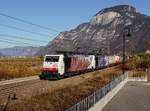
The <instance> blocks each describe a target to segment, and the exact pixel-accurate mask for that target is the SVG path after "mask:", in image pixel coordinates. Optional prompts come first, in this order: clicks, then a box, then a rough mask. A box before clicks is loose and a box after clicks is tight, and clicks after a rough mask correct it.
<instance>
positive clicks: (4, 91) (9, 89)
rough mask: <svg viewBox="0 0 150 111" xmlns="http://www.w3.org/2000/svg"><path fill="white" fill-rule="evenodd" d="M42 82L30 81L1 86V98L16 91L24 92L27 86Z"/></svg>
mask: <svg viewBox="0 0 150 111" xmlns="http://www.w3.org/2000/svg"><path fill="white" fill-rule="evenodd" d="M39 82H41V81H40V80H30V81H24V82H18V83H12V84H6V85H1V86H0V96H3V95H9V94H14V93H15V91H16V90H23V89H24V88H25V86H28V85H33V84H36V83H39Z"/></svg>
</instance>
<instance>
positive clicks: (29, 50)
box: [0, 46, 42, 56]
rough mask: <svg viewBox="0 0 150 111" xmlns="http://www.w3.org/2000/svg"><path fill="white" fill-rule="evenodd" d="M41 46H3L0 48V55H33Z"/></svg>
mask: <svg viewBox="0 0 150 111" xmlns="http://www.w3.org/2000/svg"><path fill="white" fill-rule="evenodd" d="M41 48H42V47H32V46H27V47H21V46H15V47H12V48H3V49H0V55H4V56H33V55H35V54H36V53H37V52H38V51H39V50H40V49H41Z"/></svg>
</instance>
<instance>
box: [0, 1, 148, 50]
mask: <svg viewBox="0 0 150 111" xmlns="http://www.w3.org/2000/svg"><path fill="white" fill-rule="evenodd" d="M149 4H150V0H0V13H3V14H7V15H9V16H13V17H16V18H20V19H23V20H26V21H29V22H32V23H34V24H38V25H42V26H44V27H48V28H50V30H47V29H42V28H39V27H36V26H33V25H29V24H26V23H23V22H19V21H16V20H13V19H10V18H8V17H5V16H1V15H0V48H7V47H12V46H27V45H30V44H31V45H32V46H44V45H47V44H48V42H49V41H51V40H52V39H53V38H55V37H56V36H57V35H58V34H59V33H60V32H63V31H69V30H71V29H73V28H75V27H77V26H78V25H79V24H81V23H85V22H89V21H90V19H91V17H92V16H93V15H95V14H96V13H97V12H99V11H100V10H102V9H103V8H107V7H111V6H115V5H132V6H134V7H135V8H136V9H137V11H138V12H141V13H143V14H146V15H149V16H150V6H149ZM12 27H13V28H12ZM14 27H15V28H14ZM18 29H19V30H18ZM20 29H21V30H20ZM51 29H53V30H51ZM54 30H56V31H54ZM3 35H11V36H17V37H23V38H27V39H35V40H40V41H29V40H23V39H17V38H14V37H11V38H10V37H7V36H3ZM41 41H42V42H41Z"/></svg>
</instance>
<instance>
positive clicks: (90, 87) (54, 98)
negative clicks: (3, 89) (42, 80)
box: [7, 66, 122, 111]
mask: <svg viewBox="0 0 150 111" xmlns="http://www.w3.org/2000/svg"><path fill="white" fill-rule="evenodd" d="M121 72H122V71H121V70H120V67H119V66H117V67H112V68H108V69H104V70H99V71H95V72H90V73H87V74H83V75H79V76H75V77H71V78H67V79H63V80H59V81H56V82H57V83H59V82H61V84H64V85H63V86H62V87H60V88H58V89H56V88H57V87H56V88H54V89H53V90H52V89H51V90H47V91H46V92H41V93H39V91H38V93H35V94H34V95H32V96H30V97H28V96H26V98H24V99H21V101H19V102H18V103H12V102H13V101H12V102H11V103H12V104H10V105H9V106H8V108H7V110H8V111H31V110H32V111H37V110H39V111H64V110H65V109H66V108H68V107H70V106H71V105H73V104H75V103H76V102H78V101H80V100H81V99H82V98H84V97H86V96H88V95H89V94H91V93H93V91H96V90H97V89H99V88H101V87H103V86H104V85H105V84H107V83H108V82H110V81H111V80H113V79H114V78H116V77H118V76H119V75H120V74H121ZM77 78H82V79H80V80H78V79H77ZM67 81H70V84H69V85H66V83H67ZM73 81H74V82H73ZM47 87H49V86H47ZM58 87H59V86H58Z"/></svg>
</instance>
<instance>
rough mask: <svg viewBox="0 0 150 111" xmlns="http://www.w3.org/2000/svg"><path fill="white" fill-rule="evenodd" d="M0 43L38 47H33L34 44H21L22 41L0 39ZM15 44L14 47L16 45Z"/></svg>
mask: <svg viewBox="0 0 150 111" xmlns="http://www.w3.org/2000/svg"><path fill="white" fill-rule="evenodd" d="M0 41H1V42H8V43H16V44H21V45H22V44H24V45H30V46H38V45H35V44H31V43H27V42H22V41H17V40H12V39H6V38H5V39H3V38H0ZM16 44H15V45H16Z"/></svg>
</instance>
